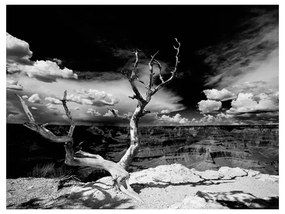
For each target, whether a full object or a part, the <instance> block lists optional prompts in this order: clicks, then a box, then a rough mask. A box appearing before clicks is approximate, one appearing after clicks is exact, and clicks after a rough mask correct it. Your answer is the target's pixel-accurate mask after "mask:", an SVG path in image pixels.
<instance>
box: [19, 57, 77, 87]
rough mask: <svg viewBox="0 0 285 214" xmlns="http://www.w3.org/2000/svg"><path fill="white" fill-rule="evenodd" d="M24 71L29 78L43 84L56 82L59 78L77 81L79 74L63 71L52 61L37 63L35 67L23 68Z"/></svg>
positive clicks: (64, 69)
mask: <svg viewBox="0 0 285 214" xmlns="http://www.w3.org/2000/svg"><path fill="white" fill-rule="evenodd" d="M22 71H23V72H25V73H26V74H27V75H28V76H29V77H31V78H36V79H38V80H41V81H43V82H55V81H56V79H58V78H64V79H77V78H78V76H77V74H75V73H73V71H72V70H70V69H68V68H63V69H61V68H60V67H59V66H58V65H57V63H55V62H52V61H49V60H47V61H43V60H40V61H36V62H35V63H34V65H33V66H23V67H22Z"/></svg>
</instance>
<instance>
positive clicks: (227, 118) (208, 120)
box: [192, 112, 236, 125]
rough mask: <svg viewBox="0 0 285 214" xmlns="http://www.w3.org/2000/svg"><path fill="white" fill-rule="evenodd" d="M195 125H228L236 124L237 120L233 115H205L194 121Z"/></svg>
mask: <svg viewBox="0 0 285 214" xmlns="http://www.w3.org/2000/svg"><path fill="white" fill-rule="evenodd" d="M192 122H193V123H196V124H203V125H212V124H215V125H228V124H234V123H236V120H235V119H234V118H233V116H232V115H228V114H225V113H222V112H221V113H219V114H217V115H215V116H214V115H211V114H204V115H203V117H202V118H201V119H200V120H192Z"/></svg>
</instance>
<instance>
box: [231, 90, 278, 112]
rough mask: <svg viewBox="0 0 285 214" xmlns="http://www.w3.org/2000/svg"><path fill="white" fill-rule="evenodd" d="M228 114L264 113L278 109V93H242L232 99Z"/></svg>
mask: <svg viewBox="0 0 285 214" xmlns="http://www.w3.org/2000/svg"><path fill="white" fill-rule="evenodd" d="M231 105H232V107H231V108H230V109H229V110H228V111H227V113H228V114H243V113H262V112H271V111H278V93H276V94H273V95H271V96H270V95H268V94H265V93H262V94H259V95H258V96H254V95H253V94H252V93H240V94H239V95H238V97H237V99H236V100H233V101H232V104H231Z"/></svg>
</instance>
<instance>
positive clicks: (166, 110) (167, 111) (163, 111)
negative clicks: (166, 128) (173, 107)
mask: <svg viewBox="0 0 285 214" xmlns="http://www.w3.org/2000/svg"><path fill="white" fill-rule="evenodd" d="M160 113H161V114H169V113H170V111H169V110H168V109H163V110H161V112H160Z"/></svg>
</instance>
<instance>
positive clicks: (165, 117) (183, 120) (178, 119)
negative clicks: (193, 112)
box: [158, 113, 189, 125]
mask: <svg viewBox="0 0 285 214" xmlns="http://www.w3.org/2000/svg"><path fill="white" fill-rule="evenodd" d="M158 119H159V120H160V121H163V122H166V123H178V124H184V125H185V124H187V123H189V120H188V119H187V118H184V117H181V115H180V114H178V113H177V114H176V115H175V116H173V117H171V116H168V115H162V116H161V117H159V118H158Z"/></svg>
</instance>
